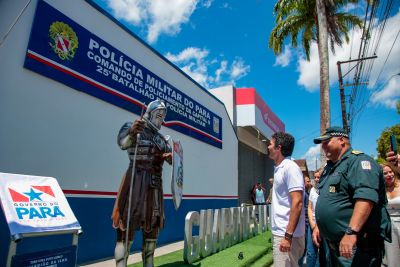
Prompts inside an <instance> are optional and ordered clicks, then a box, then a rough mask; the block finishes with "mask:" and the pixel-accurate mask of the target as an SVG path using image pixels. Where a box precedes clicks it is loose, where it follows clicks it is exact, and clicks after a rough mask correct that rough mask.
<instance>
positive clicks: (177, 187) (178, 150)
mask: <svg viewBox="0 0 400 267" xmlns="http://www.w3.org/2000/svg"><path fill="white" fill-rule="evenodd" d="M172 146H173V149H172V179H171V192H172V199H173V200H174V205H175V209H176V210H177V209H178V208H179V206H180V205H181V200H182V194H183V192H182V191H183V148H182V145H181V143H180V142H179V141H174V140H172Z"/></svg>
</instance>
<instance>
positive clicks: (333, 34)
mask: <svg viewBox="0 0 400 267" xmlns="http://www.w3.org/2000/svg"><path fill="white" fill-rule="evenodd" d="M350 2H353V3H355V2H358V0H278V1H277V3H276V4H275V7H274V13H275V15H276V19H275V22H276V25H275V27H274V28H273V30H272V32H271V35H270V37H269V42H268V46H269V47H270V48H272V49H273V50H274V52H275V54H280V53H281V52H282V47H283V45H284V41H285V39H286V38H287V37H290V38H291V44H292V46H293V47H297V46H298V37H299V35H301V43H302V46H303V48H304V51H305V54H306V58H307V60H310V46H311V42H314V41H316V42H317V45H318V55H319V62H320V112H321V115H320V131H321V133H322V132H324V131H325V129H326V128H328V127H329V126H330V100H329V54H328V40H329V41H330V47H331V50H332V52H333V53H334V52H335V50H334V45H335V44H338V45H339V46H341V45H342V44H343V40H342V37H343V36H344V38H345V41H346V42H348V41H349V36H348V33H349V30H350V28H351V27H352V26H358V27H361V26H362V21H361V20H360V19H359V18H358V17H357V16H354V15H351V14H348V13H343V12H339V11H338V10H340V8H342V7H343V6H344V5H346V4H348V3H350ZM321 155H322V153H321Z"/></svg>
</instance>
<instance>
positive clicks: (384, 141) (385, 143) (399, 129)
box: [376, 124, 400, 162]
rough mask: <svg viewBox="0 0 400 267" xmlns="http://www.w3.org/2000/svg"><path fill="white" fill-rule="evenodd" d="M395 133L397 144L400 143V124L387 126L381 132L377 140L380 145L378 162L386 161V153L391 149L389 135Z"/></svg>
mask: <svg viewBox="0 0 400 267" xmlns="http://www.w3.org/2000/svg"><path fill="white" fill-rule="evenodd" d="M391 134H394V135H395V136H396V141H397V146H398V147H399V145H400V124H396V125H394V126H392V127H390V128H385V129H384V130H383V132H382V133H381V136H380V137H379V139H378V140H377V143H378V147H377V148H376V150H377V151H378V162H384V161H385V158H386V153H387V152H388V151H389V150H390V142H389V136H390V135H391Z"/></svg>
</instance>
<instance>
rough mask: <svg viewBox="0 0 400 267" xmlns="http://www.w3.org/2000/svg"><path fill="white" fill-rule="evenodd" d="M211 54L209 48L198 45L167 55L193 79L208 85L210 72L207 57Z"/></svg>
mask: <svg viewBox="0 0 400 267" xmlns="http://www.w3.org/2000/svg"><path fill="white" fill-rule="evenodd" d="M208 54H209V51H208V50H207V49H200V48H197V47H188V48H186V49H184V50H183V51H181V52H180V53H179V54H177V55H173V54H171V53H169V52H168V53H167V54H166V55H165V57H166V58H167V59H169V60H170V61H171V62H173V63H175V64H177V65H178V66H180V68H181V69H182V70H183V71H184V72H185V73H186V74H187V75H189V76H190V77H192V79H194V80H195V81H197V82H198V83H200V84H201V85H204V86H206V85H208V80H209V77H208V73H207V65H208V64H209V63H208V62H207V61H206V58H207V56H208Z"/></svg>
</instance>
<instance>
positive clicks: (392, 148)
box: [390, 134, 397, 155]
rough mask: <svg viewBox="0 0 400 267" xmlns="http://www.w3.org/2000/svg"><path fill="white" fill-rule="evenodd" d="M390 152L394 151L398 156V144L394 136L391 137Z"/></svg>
mask: <svg viewBox="0 0 400 267" xmlns="http://www.w3.org/2000/svg"><path fill="white" fill-rule="evenodd" d="M390 151H393V152H394V154H395V155H397V142H396V136H394V134H391V135H390Z"/></svg>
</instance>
